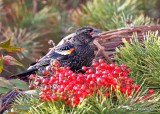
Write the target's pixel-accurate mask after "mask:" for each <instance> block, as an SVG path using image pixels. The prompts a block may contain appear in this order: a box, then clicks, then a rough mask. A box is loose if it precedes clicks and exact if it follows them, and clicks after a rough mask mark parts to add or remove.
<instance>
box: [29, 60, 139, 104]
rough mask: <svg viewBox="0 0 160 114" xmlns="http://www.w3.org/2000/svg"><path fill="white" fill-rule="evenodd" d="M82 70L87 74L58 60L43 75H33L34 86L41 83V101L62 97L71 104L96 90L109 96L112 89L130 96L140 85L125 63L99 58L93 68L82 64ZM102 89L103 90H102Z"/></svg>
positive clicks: (66, 102) (39, 85) (31, 87)
mask: <svg viewBox="0 0 160 114" xmlns="http://www.w3.org/2000/svg"><path fill="white" fill-rule="evenodd" d="M81 70H82V71H83V72H85V73H74V72H73V71H71V70H70V68H69V67H60V64H59V62H57V61H56V62H54V64H52V67H51V68H50V69H47V70H45V71H44V72H43V73H44V75H45V76H44V77H37V76H34V75H30V79H34V83H33V84H34V86H35V85H36V86H37V85H38V87H39V88H40V89H41V92H40V94H39V96H40V98H41V99H42V100H44V101H48V100H49V101H52V100H58V99H60V100H62V101H64V102H65V104H70V105H71V106H75V105H77V104H79V102H80V101H81V100H82V99H84V98H85V97H87V96H88V95H92V94H94V93H96V94H98V93H99V92H103V95H104V96H106V97H110V91H113V92H115V91H117V90H118V91H120V92H121V93H122V94H124V95H125V96H129V95H131V93H132V91H138V90H139V88H140V87H139V85H138V84H133V80H132V78H129V77H128V73H129V72H130V69H129V68H127V67H126V65H125V64H122V65H120V66H116V65H115V64H107V63H105V62H104V60H103V59H99V61H94V62H93V63H92V65H91V67H86V66H83V67H82V69H81ZM33 84H31V85H30V86H29V88H30V89H33V88H34V86H33ZM101 88H103V91H100V90H101Z"/></svg>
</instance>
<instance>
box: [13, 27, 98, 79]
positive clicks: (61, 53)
mask: <svg viewBox="0 0 160 114" xmlns="http://www.w3.org/2000/svg"><path fill="white" fill-rule="evenodd" d="M98 32H99V30H98V29H96V28H93V27H88V26H86V27H82V28H80V29H78V30H77V31H76V32H75V34H74V35H73V37H72V38H71V39H70V40H69V41H67V42H66V43H64V44H62V45H60V46H56V47H54V48H53V49H51V50H50V51H49V52H48V53H47V54H46V55H45V56H44V57H42V58H41V59H40V60H38V61H37V62H36V63H35V64H34V65H32V66H30V67H29V68H28V70H26V71H24V72H21V73H19V74H17V75H16V76H19V77H23V76H26V75H29V74H32V73H34V72H35V71H40V70H43V69H44V68H45V67H46V66H48V65H50V63H51V62H52V61H53V60H58V61H59V62H60V63H61V66H65V65H66V66H70V68H71V70H73V71H77V70H79V69H81V67H82V66H90V65H91V62H92V60H93V59H94V49H93V47H92V45H91V44H92V43H93V40H94V38H95V37H96V36H97V33H98Z"/></svg>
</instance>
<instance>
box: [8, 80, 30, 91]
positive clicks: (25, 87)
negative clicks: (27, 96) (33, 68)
mask: <svg viewBox="0 0 160 114" xmlns="http://www.w3.org/2000/svg"><path fill="white" fill-rule="evenodd" d="M10 82H11V84H13V85H14V86H15V87H16V88H18V89H22V90H28V85H27V83H26V82H24V81H22V80H19V79H13V80H10Z"/></svg>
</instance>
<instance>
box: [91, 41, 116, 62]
mask: <svg viewBox="0 0 160 114" xmlns="http://www.w3.org/2000/svg"><path fill="white" fill-rule="evenodd" d="M93 43H94V44H95V45H96V47H97V48H98V50H100V51H101V53H102V54H103V56H104V57H105V59H106V60H107V62H108V63H113V61H112V60H111V59H110V58H109V57H108V54H107V53H106V51H105V48H104V47H103V46H101V45H100V44H99V43H98V41H97V40H94V42H93Z"/></svg>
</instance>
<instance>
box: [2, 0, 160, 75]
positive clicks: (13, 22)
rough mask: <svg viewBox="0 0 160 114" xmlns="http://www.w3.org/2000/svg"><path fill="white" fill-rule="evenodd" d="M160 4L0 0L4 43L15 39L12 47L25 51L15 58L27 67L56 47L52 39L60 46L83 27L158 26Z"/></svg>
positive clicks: (158, 0)
mask: <svg viewBox="0 0 160 114" xmlns="http://www.w3.org/2000/svg"><path fill="white" fill-rule="evenodd" d="M159 5H160V0H154V1H152V0H0V15H1V16H0V41H4V40H6V38H7V37H8V36H11V37H12V42H11V43H12V45H14V46H18V47H22V48H24V49H25V50H24V51H22V52H19V53H16V54H14V55H13V56H14V57H16V58H17V59H18V60H19V61H21V62H22V63H23V64H24V66H25V67H26V68H27V67H28V66H29V63H32V62H33V61H36V59H38V58H40V57H41V56H43V55H44V54H45V53H46V52H47V51H48V48H51V47H52V45H51V46H50V45H49V44H48V41H49V40H53V41H54V42H55V43H57V42H58V41H60V40H61V39H62V38H63V37H64V36H66V35H67V34H69V33H71V32H73V31H74V30H75V29H76V28H78V27H80V26H85V25H90V26H94V27H97V28H100V29H101V30H104V31H107V30H111V29H117V28H121V27H128V26H136V25H150V24H153V23H158V19H159V17H160V7H159ZM3 53H5V52H3ZM11 55H12V53H11ZM6 67H7V68H8V66H6ZM26 68H24V69H26ZM10 69H12V70H11V71H12V72H14V73H16V72H18V71H20V70H22V68H17V70H15V68H10ZM1 75H3V73H2V74H1ZM9 75H10V74H9Z"/></svg>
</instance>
